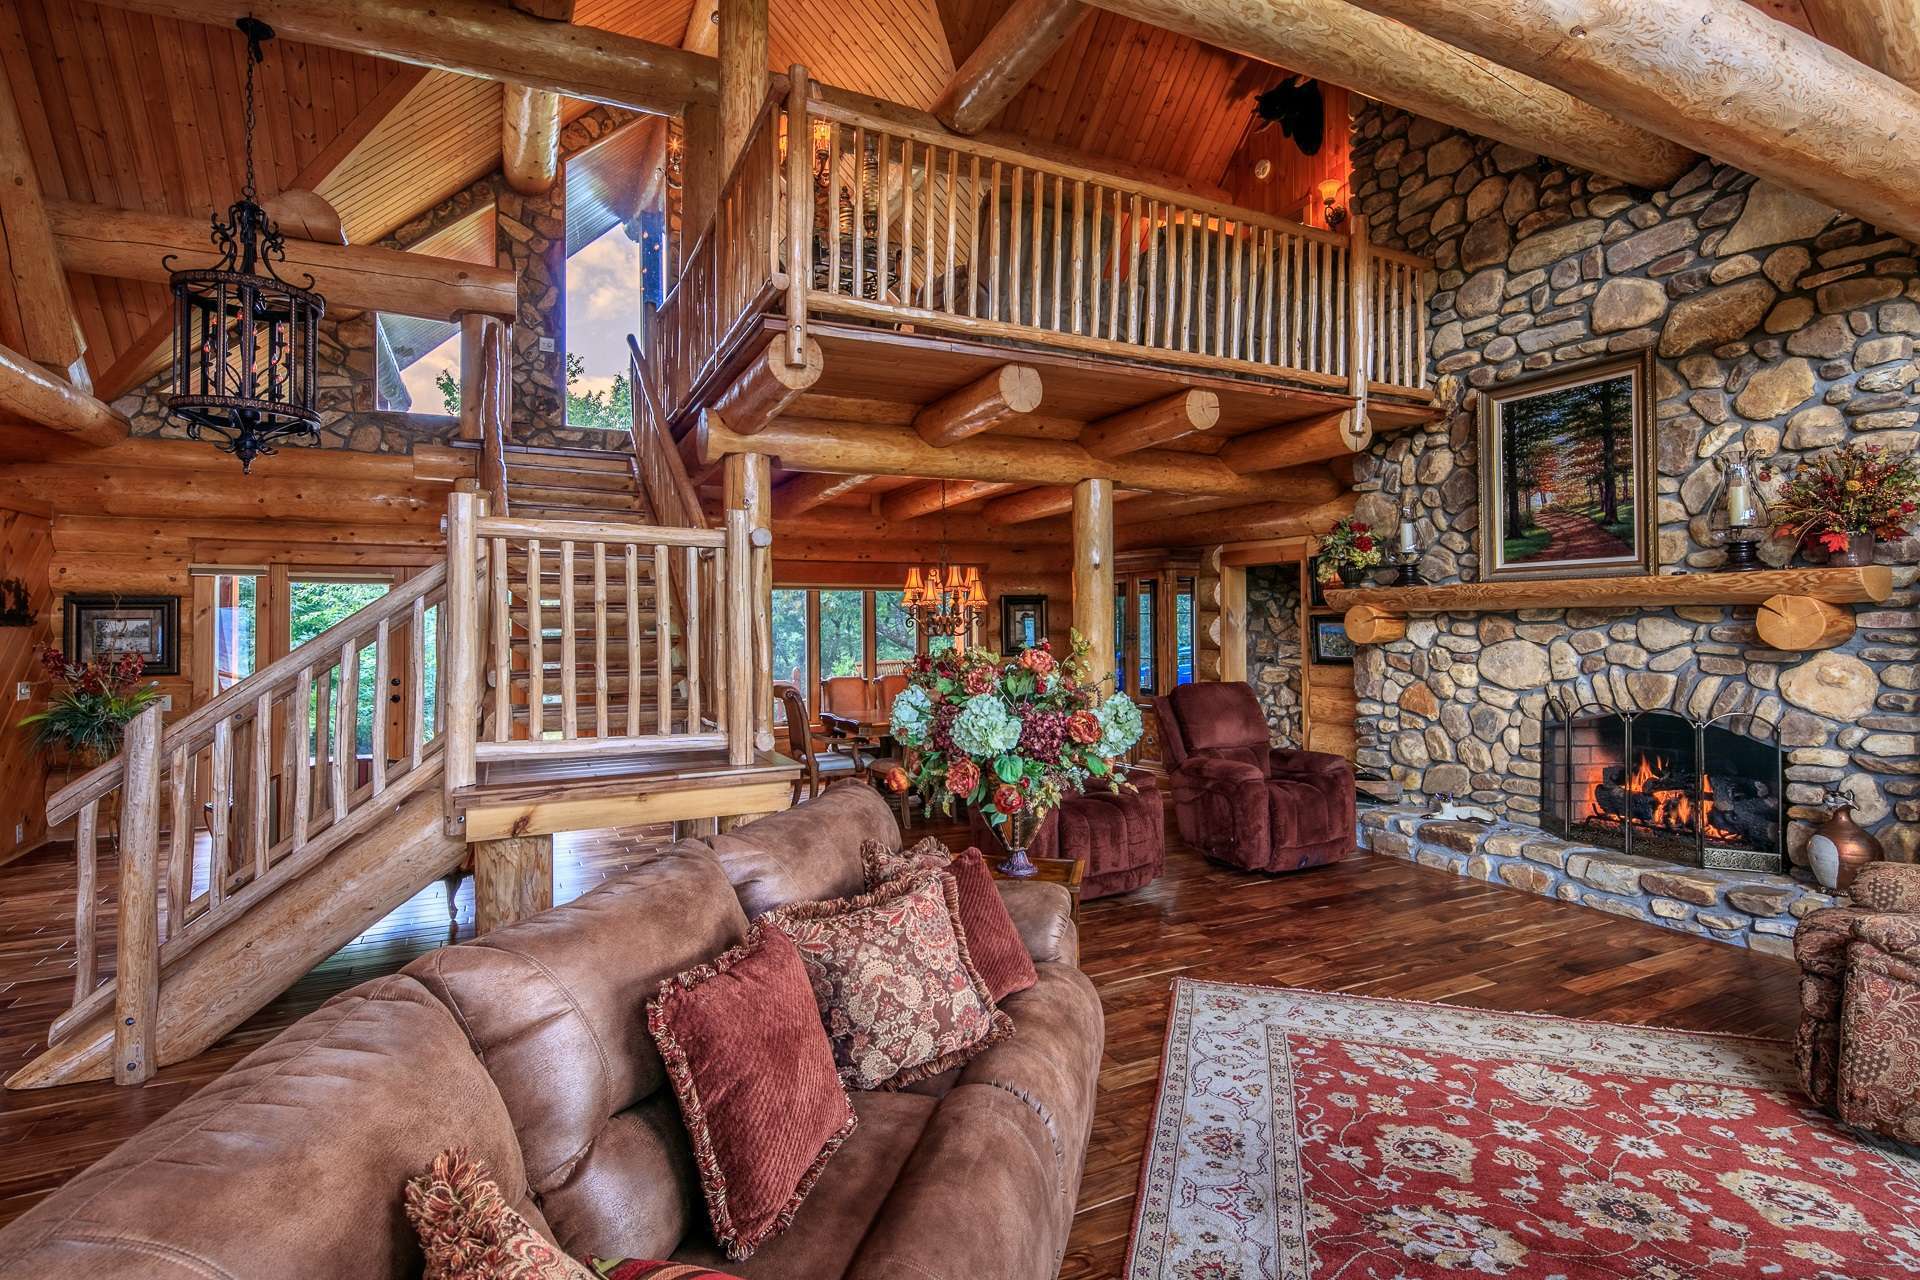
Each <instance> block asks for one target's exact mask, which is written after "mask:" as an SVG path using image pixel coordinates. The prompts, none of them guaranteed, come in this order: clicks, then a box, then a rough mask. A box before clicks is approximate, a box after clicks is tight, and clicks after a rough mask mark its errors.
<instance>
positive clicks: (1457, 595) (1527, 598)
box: [1327, 564, 1893, 613]
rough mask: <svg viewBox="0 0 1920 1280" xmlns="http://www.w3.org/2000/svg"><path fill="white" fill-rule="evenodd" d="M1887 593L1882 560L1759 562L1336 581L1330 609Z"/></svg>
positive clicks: (1609, 605)
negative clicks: (1712, 568)
mask: <svg viewBox="0 0 1920 1280" xmlns="http://www.w3.org/2000/svg"><path fill="white" fill-rule="evenodd" d="M1892 593H1893V570H1892V569H1891V568H1889V567H1888V566H1886V565H1884V564H1870V565H1866V566H1863V567H1860V568H1840V569H1760V570H1756V571H1753V572H1750V573H1669V574H1631V575H1623V576H1621V577H1618V578H1525V579H1519V580H1514V581H1496V582H1453V583H1444V584H1442V585H1440V586H1436V587H1336V588H1334V589H1333V590H1330V591H1328V592H1327V603H1328V604H1330V605H1332V606H1333V607H1334V608H1336V609H1348V608H1352V607H1353V606H1354V605H1357V604H1373V605H1379V606H1380V607H1381V608H1384V609H1388V610H1391V611H1392V612H1394V613H1477V612H1481V611H1484V610H1497V611H1499V612H1502V613H1510V612H1512V611H1513V610H1515V609H1571V608H1580V609H1625V608H1662V607H1666V606H1672V605H1686V604H1714V605H1725V604H1755V605H1757V604H1765V603H1766V602H1767V600H1768V599H1769V598H1770V597H1773V596H1782V595H1784V596H1810V597H1812V598H1813V599H1815V600H1824V601H1826V602H1827V603H1828V604H1866V603H1868V602H1873V603H1876V604H1877V603H1879V602H1881V601H1883V600H1885V599H1886V598H1887V597H1888V596H1889V595H1891V594H1892Z"/></svg>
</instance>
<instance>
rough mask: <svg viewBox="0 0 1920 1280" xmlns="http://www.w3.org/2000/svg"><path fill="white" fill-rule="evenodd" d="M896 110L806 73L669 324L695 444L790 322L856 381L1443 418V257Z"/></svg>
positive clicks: (778, 98)
mask: <svg viewBox="0 0 1920 1280" xmlns="http://www.w3.org/2000/svg"><path fill="white" fill-rule="evenodd" d="M879 110H884V108H878V109H877V110H875V111H869V110H863V109H860V108H858V107H856V106H853V105H850V104H848V103H846V102H844V101H843V100H841V99H840V98H839V97H838V96H835V97H834V98H831V99H827V98H823V97H822V96H821V95H820V94H819V92H818V91H817V90H816V89H814V88H812V87H810V86H809V83H808V81H807V79H806V77H805V75H804V73H802V74H797V75H795V76H794V77H793V78H792V81H791V86H790V87H789V88H787V89H786V90H785V91H784V92H782V93H776V94H775V95H773V96H770V97H769V99H768V101H767V103H766V105H765V107H764V108H763V109H762V111H761V113H760V116H759V118H758V120H757V122H756V124H755V127H754V129H753V131H752V133H751V134H750V136H749V141H748V142H747V145H746V147H745V148H744V150H743V151H742V153H741V156H740V158H739V160H738V161H737V163H736V164H735V166H734V168H733V170H732V172H731V174H730V175H729V176H728V179H727V182H726V184H725V186H724V187H723V188H722V190H721V194H720V197H719V204H718V210H717V213H716V215H715V217H714V218H713V220H712V221H711V223H709V224H708V225H707V227H706V229H705V230H704V231H702V232H701V233H700V234H699V235H698V236H697V238H696V239H695V240H694V242H693V244H692V246H691V248H690V249H689V250H688V251H687V252H686V254H685V255H684V266H683V270H682V273H681V275H680V278H679V279H678V281H677V282H676V284H675V287H674V288H673V289H672V290H671V291H670V292H669V293H668V295H667V297H666V298H665V300H664V302H663V304H662V306H661V309H660V312H659V317H658V324H657V326H656V328H655V330H654V332H653V335H652V336H653V341H652V359H651V365H652V369H653V373H654V376H655V378H656V379H657V381H656V387H657V394H658V396H659V400H660V403H659V405H658V411H659V412H660V414H661V416H662V418H663V419H664V421H665V422H666V423H668V424H670V425H671V427H672V429H673V431H674V433H675V434H676V435H680V434H684V432H685V431H686V429H687V427H688V425H689V424H690V422H691V419H692V417H693V415H694V413H695V411H696V410H698V409H700V408H704V407H709V406H711V405H712V404H713V403H714V401H715V399H716V397H717V396H719V395H720V394H721V392H722V391H723V390H724V388H725V387H726V386H727V385H728V383H729V382H730V381H731V379H732V378H733V376H734V375H735V373H736V372H737V370H738V368H739V367H740V363H741V361H742V360H743V359H744V358H745V356H746V354H747V352H748V350H749V349H751V350H752V351H755V352H757V351H758V350H759V349H760V348H761V347H762V346H764V345H765V344H766V343H767V341H768V340H769V338H770V337H772V336H774V335H778V334H782V333H784V335H785V339H786V342H785V344H784V345H785V349H786V350H787V351H788V352H789V353H790V358H791V359H792V360H793V362H794V363H795V364H798V363H799V361H800V357H801V355H802V353H803V352H804V350H805V349H806V346H807V344H808V343H809V342H816V343H818V344H820V345H821V347H822V348H823V349H824V350H825V352H826V362H827V365H828V367H829V383H832V384H834V386H833V390H834V391H836V392H839V393H861V392H865V393H866V394H872V393H873V392H872V390H870V389H869V388H868V387H867V386H853V385H849V382H848V379H849V376H853V377H856V378H858V379H864V380H865V382H866V383H867V384H871V383H872V382H874V381H875V380H879V381H897V380H898V379H901V378H906V377H910V376H911V373H912V369H911V368H905V367H901V366H902V365H903V363H906V364H910V363H911V362H910V361H908V359H907V357H908V356H909V355H912V356H913V357H914V358H915V359H917V358H919V356H920V355H922V354H923V353H924V354H925V355H927V356H928V358H930V359H932V360H934V361H935V363H936V364H942V365H944V364H955V363H956V356H957V355H960V354H962V353H965V354H966V355H969V356H970V357H971V365H970V366H969V367H974V366H977V367H980V368H986V367H990V365H991V363H992V361H993V359H994V356H995V352H996V351H998V352H999V353H1001V357H1000V358H1003V359H1004V356H1005V353H1007V352H1009V351H1013V352H1020V353H1022V359H1023V360H1031V359H1034V358H1036V357H1039V358H1041V360H1042V362H1045V361H1044V357H1045V356H1048V355H1051V356H1054V357H1057V359H1056V360H1055V361H1053V362H1052V363H1055V364H1058V365H1059V366H1061V367H1062V368H1065V369H1068V370H1073V371H1075V372H1077V374H1078V375H1079V380H1080V381H1082V382H1084V383H1086V385H1087V387H1088V389H1089V390H1090V391H1092V390H1096V389H1097V388H1098V387H1099V386H1100V385H1101V381H1102V380H1103V379H1111V378H1114V377H1119V378H1121V379H1123V380H1125V381H1128V382H1140V383H1155V382H1177V383H1183V384H1186V385H1207V386H1211V387H1214V388H1217V389H1221V390H1223V391H1226V392H1229V393H1231V392H1233V391H1235V390H1236V389H1237V390H1239V391H1242V392H1248V393H1254V395H1255V396H1256V397H1257V398H1258V399H1259V400H1260V401H1261V402H1262V403H1263V404H1264V405H1265V406H1266V407H1265V409H1264V410H1263V411H1262V414H1261V415H1260V416H1262V417H1263V418H1265V419H1268V420H1281V419H1284V418H1286V417H1287V416H1288V415H1289V414H1290V413H1291V414H1303V413H1307V412H1313V411H1317V410H1324V409H1326V408H1328V407H1341V406H1361V407H1363V408H1367V407H1368V406H1370V407H1371V412H1372V413H1373V415H1374V416H1375V417H1376V418H1382V417H1383V418H1384V419H1385V421H1386V422H1388V423H1396V424H1404V421H1410V420H1413V419H1415V418H1419V417H1425V416H1430V412H1431V404H1432V400H1433V394H1432V390H1431V388H1430V386H1429V384H1428V376H1427V351H1426V341H1427V335H1426V330H1425V325H1424V323H1423V321H1422V317H1423V316H1424V315H1425V312H1426V299H1427V294H1428V291H1429V289H1430V287H1431V279H1432V274H1433V270H1432V264H1431V263H1430V262H1427V261H1426V260H1424V259H1421V258H1418V257H1416V256H1414V255H1411V254H1406V253H1400V252H1395V251H1392V250H1388V249H1384V248H1379V247H1375V246H1372V245H1370V244H1369V243H1368V241H1367V239H1366V235H1365V229H1364V225H1363V223H1364V219H1352V220H1351V221H1350V226H1351V228H1352V229H1351V231H1348V232H1336V231H1329V230H1325V229H1322V228H1318V227H1312V226H1308V225H1305V224H1303V223H1298V222H1291V221H1288V220H1285V219H1281V218H1276V217H1272V216H1270V215H1267V214H1263V213H1258V212H1255V211H1253V210H1249V209H1243V208H1238V207H1235V206H1232V205H1228V204H1223V203H1218V202H1214V201H1209V200H1205V199H1202V198H1199V197H1196V196H1194V195H1191V194H1186V193H1182V192H1179V191H1174V190H1170V189H1166V188H1162V187H1156V186H1152V185H1149V184H1145V183H1141V182H1138V181H1134V180H1131V179H1127V178H1121V177H1117V176H1114V175H1111V174H1106V173H1101V172H1097V171H1095V170H1092V169H1086V168H1080V167H1077V166H1074V165H1070V164H1064V163H1059V162H1056V161H1053V160H1050V159H1047V158H1043V157H1038V156H1034V155H1029V154H1023V153H1021V152H1019V151H1015V150H1010V149H1008V148H1005V147H1001V146H995V145H990V144H986V143H981V142H977V141H974V140H972V139H969V138H965V137H959V136H954V135H949V134H945V133H941V132H937V131H933V130H929V129H926V128H923V127H920V126H917V125H914V124H911V123H907V122H904V121H901V120H898V119H891V118H888V117H887V116H886V115H883V114H879V113H878V111H879ZM794 138H799V139H803V140H804V143H803V145H801V146H800V147H798V148H797V149H796V148H794V147H792V146H791V145H790V139H794ZM796 193H798V194H797V195H796ZM793 246H803V247H804V254H803V255H800V256H799V258H798V262H797V268H798V269H797V270H795V269H793V267H794V266H795V265H796V263H795V259H796V255H795V253H794V252H793V251H792V247H793ZM903 335H911V337H905V338H903ZM849 357H852V358H851V359H849ZM861 357H864V358H861ZM957 363H958V364H967V363H968V361H967V360H966V359H960V360H958V361H957ZM836 364H837V365H838V366H839V367H838V369H836V368H835V366H836ZM849 364H852V365H854V366H858V367H863V368H864V370H865V372H864V373H862V374H859V375H850V374H849V370H848V365H849ZM889 366H891V367H889ZM1053 385H1054V382H1053V380H1052V374H1051V373H1050V374H1049V389H1050V390H1051V388H1052V387H1053ZM815 390H816V391H820V392H825V391H827V390H828V386H826V385H822V386H819V387H816V388H815ZM1121 398H1122V399H1125V397H1124V396H1122V397H1121ZM1135 398H1136V400H1137V396H1136V397H1135ZM1361 420H1362V421H1364V420H1365V415H1364V414H1363V415H1362V419H1361Z"/></svg>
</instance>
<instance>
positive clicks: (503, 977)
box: [406, 841, 747, 1257]
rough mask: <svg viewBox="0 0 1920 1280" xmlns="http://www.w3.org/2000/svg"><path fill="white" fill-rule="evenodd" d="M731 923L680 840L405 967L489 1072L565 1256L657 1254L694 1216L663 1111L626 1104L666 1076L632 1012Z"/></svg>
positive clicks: (714, 866)
mask: <svg viewBox="0 0 1920 1280" xmlns="http://www.w3.org/2000/svg"><path fill="white" fill-rule="evenodd" d="M746 931H747V921H746V917H745V916H744V915H743V914H742V913H741V911H740V905H739V903H738V902H737V901H736V900H735V899H734V897H733V894H732V892H731V889H730V886H729V885H728V884H727V879H726V876H725V874H724V873H723V872H722V871H721V870H720V867H719V864H718V863H717V862H715V861H714V858H713V855H712V854H711V852H710V851H708V850H707V849H706V848H705V847H704V846H703V845H701V844H699V843H697V842H692V841H683V842H681V843H679V844H675V845H671V846H669V847H667V848H665V849H663V850H661V851H659V852H658V853H656V854H654V855H653V856H651V857H649V858H648V859H646V860H645V861H643V862H641V863H639V864H638V865H637V866H635V867H633V868H632V869H631V870H629V871H628V872H626V873H625V874H624V875H621V876H620V877H618V878H616V879H613V880H610V881H608V882H607V883H605V884H603V885H601V886H599V887H598V888H596V889H594V890H592V891H591V892H589V893H586V894H583V895H582V896H581V897H579V898H577V899H575V900H574V901H573V902H570V903H568V904H567V905H565V906H563V907H558V908H556V909H554V910H551V911H545V912H541V913H540V914H539V915H536V916H532V917H530V918H528V919H526V920H523V921H520V922H519V923H517V924H513V925H509V926H507V927H506V928H504V929H497V930H495V931H494V932H492V933H490V934H488V935H487V936H486V937H484V938H481V939H480V940H478V941H477V942H473V943H469V944H466V945H463V946H457V947H445V948H442V949H441V950H439V951H435V952H432V953H431V954H429V955H426V956H422V957H421V958H420V959H418V960H416V961H414V962H413V963H412V964H410V965H408V966H407V969H406V972H407V973H409V974H411V975H413V976H415V977H417V978H418V979H419V980H420V981H421V982H422V983H423V984H425V986H426V987H427V988H428V989H429V990H431V991H432V992H433V993H434V994H435V995H437V996H439V997H440V999H441V1000H442V1001H444V1002H445V1003H446V1006H447V1007H448V1008H449V1009H451V1010H452V1011H453V1013H454V1015H455V1017H457V1018H458V1019H459V1022H460V1025H461V1026H462V1027H463V1028H465V1030H466V1033H467V1036H468V1037H469V1039H470V1040H471V1042H472V1044H473V1048H474V1050H475V1052H477V1053H478V1054H479V1055H480V1057H481V1059H482V1060H483V1061H484V1062H485V1063H486V1065H487V1070H488V1071H489V1072H491V1073H492V1075H493V1079H494V1081H495V1083H496V1084H497V1085H498V1087H499V1090H500V1095H501V1097H502V1098H503V1099H505V1101H506V1105H507V1109H508V1111H509V1112H510V1113H511V1114H512V1116H513V1121H514V1127H515V1129H516V1130H517V1131H518V1133H519V1135H520V1142H521V1146H522V1148H523V1150H524V1151H525V1153H526V1167H527V1171H528V1172H527V1178H528V1182H529V1184H530V1185H531V1186H532V1187H533V1189H534V1194H535V1195H536V1196H537V1197H538V1198H539V1200H540V1206H541V1209H542V1211H543V1212H544V1213H545V1214H546V1215H547V1219H548V1221H549V1222H550V1223H551V1224H552V1227H553V1230H554V1232H555V1234H556V1238H557V1239H558V1240H559V1241H560V1243H561V1245H562V1246H564V1247H565V1248H566V1249H567V1251H568V1252H570V1253H572V1254H574V1255H575V1256H576V1257H585V1256H587V1255H589V1254H592V1255H597V1256H600V1257H659V1256H660V1255H662V1254H665V1253H670V1252H671V1251H672V1250H673V1248H674V1246H675V1245H677V1244H678V1243H679V1241H680V1238H681V1236H682V1235H683V1234H684V1233H685V1231H686V1229H687V1226H688V1224H689V1223H691V1222H692V1221H694V1220H696V1219H697V1218H699V1217H702V1216H704V1215H703V1214H702V1212H701V1209H700V1206H699V1201H698V1193H697V1192H694V1193H693V1194H692V1196H691V1197H689V1194H688V1190H687V1189H688V1188H689V1187H690V1186H691V1185H692V1178H691V1168H692V1166H691V1157H690V1154H689V1151H688V1148H687V1146H686V1141H685V1138H684V1136H683V1135H681V1134H679V1133H676V1132H674V1130H677V1129H678V1127H679V1126H678V1122H677V1120H673V1121H672V1123H671V1124H670V1125H663V1124H662V1123H661V1120H662V1116H661V1115H660V1113H659V1112H658V1111H657V1110H651V1109H648V1108H644V1107H636V1104H639V1103H642V1102H644V1101H646V1100H648V1099H650V1098H652V1097H653V1095H655V1094H657V1093H660V1092H662V1091H663V1090H664V1089H665V1086H666V1070H665V1067H664V1066H663V1065H662V1063H661V1060H660V1052H659V1050H658V1049H657V1048H656V1047H655V1046H654V1043H653V1039H652V1037H651V1036H649V1035H648V1034H647V1028H646V1018H645V1008H646V1002H647V1000H648V999H649V998H651V997H652V996H653V995H654V994H655V993H656V992H657V991H658V990H659V988H660V984H661V982H663V981H665V980H666V979H668V978H670V977H672V976H673V975H674V974H676V973H679V972H680V971H681V970H683V969H688V968H691V967H692V966H694V965H696V964H700V963H702V962H704V961H706V960H709V959H711V958H712V957H714V956H716V955H718V954H719V953H720V952H722V951H725V950H726V949H727V948H729V947H732V946H734V945H735V944H737V943H738V942H739V941H740V940H741V939H742V938H743V937H745V936H746ZM665 1101H666V1103H667V1115H668V1117H671V1114H672V1106H671V1100H670V1094H669V1096H668V1098H667V1099H665ZM615 1117H621V1118H620V1119H619V1120H618V1122H615V1119H614V1118H615Z"/></svg>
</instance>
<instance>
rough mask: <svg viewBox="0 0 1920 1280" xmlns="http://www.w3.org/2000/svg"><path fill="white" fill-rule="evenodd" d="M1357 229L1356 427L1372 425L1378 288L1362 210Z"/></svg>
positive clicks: (1353, 303) (1351, 379) (1352, 338)
mask: <svg viewBox="0 0 1920 1280" xmlns="http://www.w3.org/2000/svg"><path fill="white" fill-rule="evenodd" d="M1349 221H1350V222H1351V223H1352V225H1353V230H1352V231H1351V232H1349V233H1348V245H1347V394H1348V395H1350V396H1352V397H1353V429H1354V431H1355V432H1356V433H1359V432H1365V431H1367V430H1368V429H1369V423H1368V419H1367V381H1368V378H1369V376H1370V375H1371V373H1372V370H1373V335H1374V314H1373V313H1374V306H1373V304H1374V298H1375V297H1376V296H1377V294H1376V291H1375V288H1374V284H1375V281H1374V272H1375V268H1374V262H1373V241H1372V240H1371V239H1369V238H1368V236H1367V219H1366V217H1365V216H1364V215H1363V214H1361V213H1360V212H1359V211H1358V210H1355V211H1354V213H1353V216H1352V217H1351V218H1350V219H1349Z"/></svg>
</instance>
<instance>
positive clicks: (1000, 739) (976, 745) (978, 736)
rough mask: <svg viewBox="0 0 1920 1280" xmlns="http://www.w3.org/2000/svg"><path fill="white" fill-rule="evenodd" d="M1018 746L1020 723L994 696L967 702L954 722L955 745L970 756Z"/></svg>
mask: <svg viewBox="0 0 1920 1280" xmlns="http://www.w3.org/2000/svg"><path fill="white" fill-rule="evenodd" d="M1138 719H1139V717H1138V716H1137V715H1136V716H1135V720H1136V721H1137V720H1138ZM1019 742H1020V721H1019V720H1018V719H1016V718H1015V717H1014V714H1013V713H1012V712H1011V711H1008V710H1007V708H1006V704H1004V703H1002V702H1001V701H1000V699H998V698H996V697H995V696H994V695H992V694H991V693H982V694H979V695H977V696H975V697H972V698H969V699H967V703H966V705H965V706H964V707H962V708H960V718H959V719H957V720H955V721H954V722H953V745H954V746H956V747H958V748H960V750H962V751H964V752H966V753H967V754H968V755H970V756H981V757H988V756H997V755H999V754H1000V753H1001V752H1003V751H1011V750H1013V749H1014V747H1015V746H1017V745H1019Z"/></svg>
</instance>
